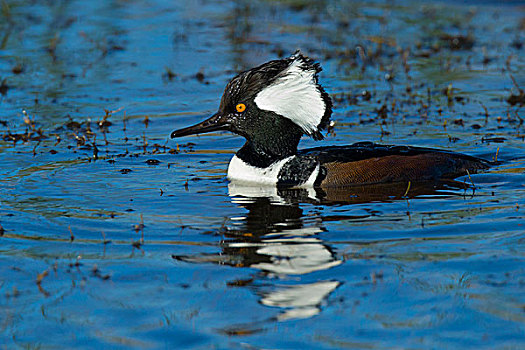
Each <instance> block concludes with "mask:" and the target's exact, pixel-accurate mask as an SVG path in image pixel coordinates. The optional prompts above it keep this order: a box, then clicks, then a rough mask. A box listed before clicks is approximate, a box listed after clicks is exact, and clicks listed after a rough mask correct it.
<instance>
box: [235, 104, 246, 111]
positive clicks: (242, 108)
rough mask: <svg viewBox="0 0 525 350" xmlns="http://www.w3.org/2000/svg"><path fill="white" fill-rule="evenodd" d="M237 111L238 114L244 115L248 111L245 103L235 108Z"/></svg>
mask: <svg viewBox="0 0 525 350" xmlns="http://www.w3.org/2000/svg"><path fill="white" fill-rule="evenodd" d="M235 109H236V110H237V112H239V113H242V112H244V111H245V110H246V105H245V104H244V103H239V104H238V105H237V106H235Z"/></svg>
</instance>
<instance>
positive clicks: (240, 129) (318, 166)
mask: <svg viewBox="0 0 525 350" xmlns="http://www.w3.org/2000/svg"><path fill="white" fill-rule="evenodd" d="M320 71H321V68H320V66H319V64H317V63H314V62H313V61H312V60H310V59H308V58H307V57H305V56H303V55H301V54H299V53H296V54H295V55H293V56H291V57H290V58H287V59H282V60H275V61H270V62H267V63H265V64H263V65H261V66H259V67H256V68H253V69H251V70H248V71H246V72H243V73H241V74H239V75H237V76H236V77H234V78H233V79H232V80H231V81H230V83H228V85H227V86H226V89H225V91H224V94H223V96H222V99H221V103H220V107H219V111H218V112H217V113H216V114H215V115H213V116H212V117H211V118H209V119H207V120H205V121H203V122H201V123H199V124H196V125H193V126H190V127H187V128H184V129H180V130H176V131H173V132H172V134H171V137H172V138H174V137H182V136H187V135H193V134H200V133H205V132H211V131H217V130H229V131H231V132H234V133H236V134H238V135H241V136H243V137H245V138H246V140H247V141H246V143H245V144H244V146H243V147H242V148H241V149H240V150H239V151H238V152H237V153H236V155H235V156H234V157H233V159H232V160H231V162H230V165H229V167H228V178H229V179H230V180H237V181H243V182H249V183H256V184H272V185H279V186H287V187H304V188H323V189H325V188H330V187H341V186H348V185H356V184H374V183H391V182H404V183H405V184H406V183H407V182H408V181H411V182H415V181H428V180H435V179H454V178H456V177H459V176H462V175H466V174H467V173H468V172H470V173H473V172H476V171H477V170H479V169H485V168H487V167H488V166H489V162H487V161H485V160H483V159H479V158H476V157H471V156H467V155H464V154H460V153H454V152H447V151H443V150H437V149H432V148H421V147H408V146H388V145H376V144H373V143H371V142H360V143H356V144H353V145H350V146H332V147H319V148H313V149H307V150H302V151H298V150H297V146H298V144H299V141H300V139H301V137H302V135H303V134H306V135H309V136H311V137H313V138H314V139H315V140H320V139H322V138H323V135H322V134H321V131H322V130H323V129H325V128H326V127H327V126H328V124H329V121H330V117H331V114H332V101H331V99H330V96H329V95H328V94H327V93H326V92H325V91H324V89H323V88H322V86H321V85H320V84H319V82H318V73H319V72H320Z"/></svg>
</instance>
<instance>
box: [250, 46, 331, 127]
mask: <svg viewBox="0 0 525 350" xmlns="http://www.w3.org/2000/svg"><path fill="white" fill-rule="evenodd" d="M303 60H304V58H303V57H301V56H298V57H295V59H294V60H293V61H292V63H291V64H290V65H289V66H288V68H286V69H285V70H284V71H283V72H282V73H280V75H279V76H278V77H277V79H276V80H275V82H274V83H273V84H271V85H270V86H268V87H266V88H264V89H263V90H262V91H261V92H259V93H258V94H257V96H256V97H255V104H256V105H257V106H258V107H259V108H260V109H263V110H267V111H272V112H275V113H277V114H279V115H281V116H283V117H285V118H288V119H290V120H291V121H292V122H294V123H295V124H297V125H298V126H300V127H301V128H302V129H303V130H304V132H305V133H307V134H312V133H314V132H316V131H317V127H318V125H319V124H320V123H321V120H322V119H323V116H324V114H325V111H326V104H325V102H324V100H323V97H322V95H321V92H320V91H319V88H318V87H317V84H316V77H315V74H316V70H315V67H311V66H308V65H307V64H306V63H305V62H304V61H303Z"/></svg>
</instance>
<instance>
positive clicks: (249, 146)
mask: <svg viewBox="0 0 525 350" xmlns="http://www.w3.org/2000/svg"><path fill="white" fill-rule="evenodd" d="M263 136H264V137H262V138H259V139H257V138H254V139H250V140H248V141H246V143H245V144H244V146H242V148H241V149H240V150H239V151H238V152H237V154H236V155H237V157H238V158H240V159H241V160H242V161H243V162H244V163H246V164H248V165H251V166H254V167H258V168H267V167H268V166H270V165H271V164H273V163H275V162H277V161H280V160H282V159H285V158H288V157H290V156H293V155H295V154H297V146H298V144H299V141H300V140H301V133H288V134H287V133H279V134H274V135H272V134H267V135H263Z"/></svg>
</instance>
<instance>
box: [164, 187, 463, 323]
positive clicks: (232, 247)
mask: <svg viewBox="0 0 525 350" xmlns="http://www.w3.org/2000/svg"><path fill="white" fill-rule="evenodd" d="M436 188H437V189H440V188H441V187H440V186H437V185H435V186H431V187H430V188H425V187H424V186H419V185H416V186H414V190H413V191H412V190H411V191H410V193H409V194H408V195H407V197H411V196H413V195H420V194H421V195H423V194H425V195H450V194H453V193H451V192H445V191H443V190H436ZM405 190H406V189H405V188H404V187H399V186H391V187H388V186H386V185H385V186H382V187H378V188H376V187H374V186H365V187H363V188H361V189H360V188H358V187H352V188H349V189H347V192H346V193H344V191H343V190H342V189H341V190H339V191H336V192H335V193H331V192H324V191H323V192H319V193H316V192H315V191H314V192H313V193H312V192H311V191H309V190H306V189H284V190H281V189H277V188H276V187H275V186H269V187H260V188H259V187H253V186H244V185H242V184H236V183H235V182H232V183H230V184H229V193H230V196H231V198H232V201H233V202H234V203H236V204H239V205H240V206H242V207H244V208H246V209H247V210H248V212H247V214H246V215H245V216H242V217H238V218H232V223H231V225H230V226H229V227H226V228H223V229H221V232H220V233H221V234H222V235H224V236H225V237H226V239H225V240H224V241H223V243H222V246H221V251H220V252H217V253H215V254H209V253H207V254H199V255H193V256H188V255H178V256H173V258H175V259H178V260H181V261H186V262H193V263H217V264H225V265H230V266H234V267H248V268H254V269H257V270H259V271H260V273H259V274H258V275H257V276H256V277H254V280H250V281H249V282H248V283H245V282H244V281H242V282H240V283H237V282H229V283H230V284H233V285H241V286H245V285H248V286H249V288H253V289H254V290H255V291H256V293H257V294H258V295H259V296H260V298H261V299H260V301H261V303H262V304H264V305H267V306H273V307H280V308H283V309H285V311H284V312H282V313H281V314H280V315H279V316H278V317H277V318H278V319H279V320H287V319H292V318H305V317H311V316H313V315H316V314H317V313H319V312H320V310H321V309H320V305H321V304H322V302H323V300H325V299H326V298H327V297H328V296H329V295H330V293H331V292H332V291H334V290H335V289H336V288H337V287H338V286H339V285H340V282H338V281H335V280H333V279H330V278H326V279H324V280H312V281H309V275H310V274H312V273H314V272H319V271H326V270H329V269H330V268H332V267H335V266H337V265H340V264H341V263H342V260H341V259H339V258H338V257H337V256H336V254H335V253H334V252H333V251H332V249H331V247H330V246H329V245H328V244H326V243H325V242H323V240H322V239H321V237H320V235H321V234H322V232H324V228H323V226H322V224H323V221H324V220H337V218H328V217H324V218H323V217H320V216H304V214H303V210H302V209H301V207H300V205H299V203H301V202H305V201H306V202H312V201H316V202H324V203H328V202H329V200H330V201H333V202H337V203H341V202H344V200H343V199H346V202H348V203H358V202H361V203H362V202H370V201H389V200H392V199H395V198H396V197H399V198H400V197H403V195H404V193H403V192H404V191H405ZM366 191H369V192H366ZM257 194H259V195H260V196H259V197H257V196H256V195H257ZM316 195H318V196H319V197H316ZM325 274H327V273H325ZM289 276H295V277H298V278H300V282H298V283H297V282H296V280H289V279H288V278H287V277H289ZM274 278H279V281H280V282H279V283H274V281H276V280H275V279H274ZM261 280H262V283H258V282H261Z"/></svg>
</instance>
